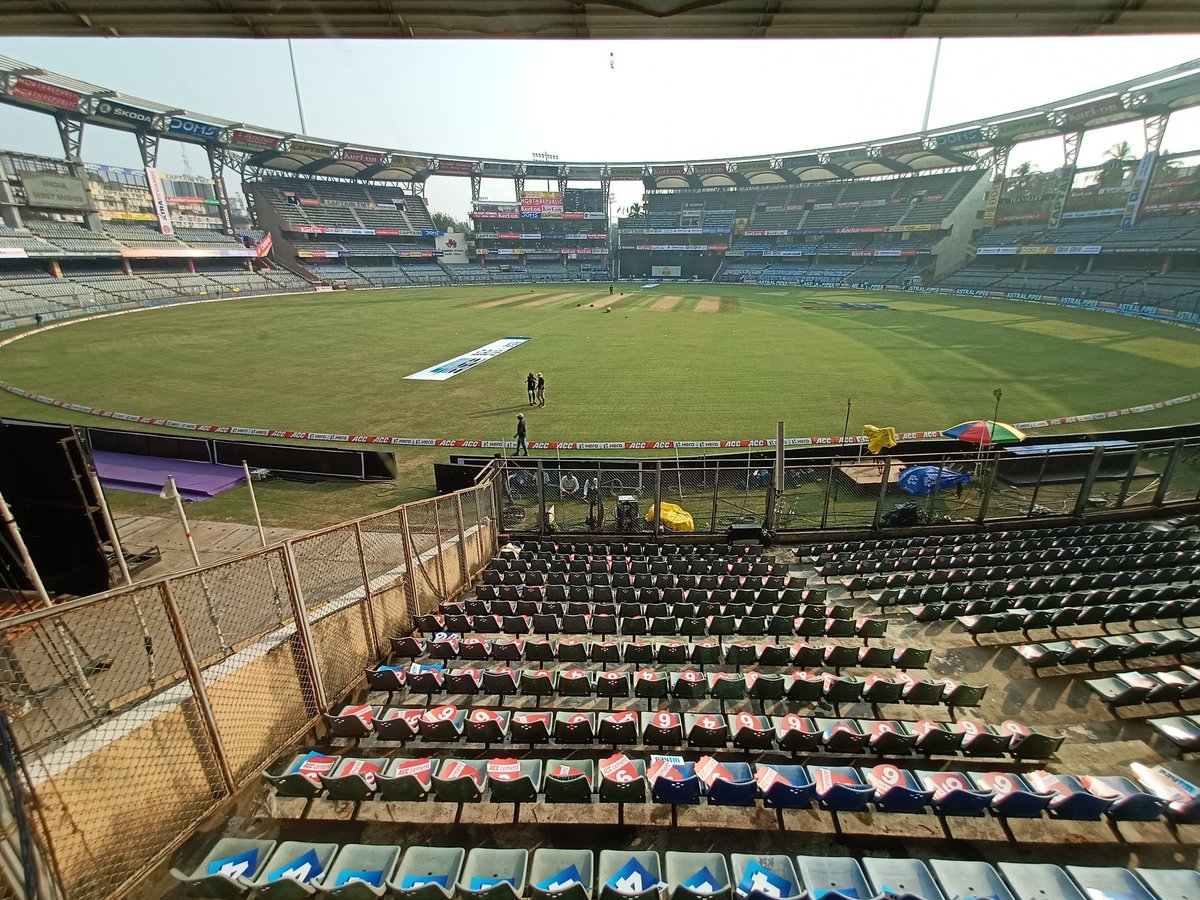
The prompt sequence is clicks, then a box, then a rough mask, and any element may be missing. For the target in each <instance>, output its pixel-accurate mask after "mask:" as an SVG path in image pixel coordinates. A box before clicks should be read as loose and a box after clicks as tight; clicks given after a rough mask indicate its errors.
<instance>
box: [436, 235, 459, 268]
mask: <svg viewBox="0 0 1200 900" xmlns="http://www.w3.org/2000/svg"><path fill="white" fill-rule="evenodd" d="M433 246H434V247H435V248H436V249H437V250H439V251H441V254H442V259H443V260H445V261H446V262H448V263H450V264H451V265H462V266H465V265H466V264H467V239H466V236H465V235H461V234H443V235H442V236H441V237H437V238H434V243H433Z"/></svg>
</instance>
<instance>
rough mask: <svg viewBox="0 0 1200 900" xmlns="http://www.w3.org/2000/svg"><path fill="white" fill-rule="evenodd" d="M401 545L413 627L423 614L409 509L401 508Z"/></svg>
mask: <svg viewBox="0 0 1200 900" xmlns="http://www.w3.org/2000/svg"><path fill="white" fill-rule="evenodd" d="M399 517H400V544H401V545H402V546H403V547H404V591H405V593H406V594H408V623H409V625H412V624H413V623H415V622H416V621H417V616H419V615H420V614H421V603H420V598H419V597H418V595H417V570H416V568H415V566H416V561H415V560H414V559H413V552H412V544H411V543H409V534H410V532H409V530H408V507H407V506H402V507H400V514H399Z"/></svg>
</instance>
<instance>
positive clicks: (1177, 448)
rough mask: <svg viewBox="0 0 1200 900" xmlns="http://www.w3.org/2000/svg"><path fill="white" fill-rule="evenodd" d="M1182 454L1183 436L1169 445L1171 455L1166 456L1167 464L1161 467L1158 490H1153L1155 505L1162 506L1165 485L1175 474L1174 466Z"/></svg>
mask: <svg viewBox="0 0 1200 900" xmlns="http://www.w3.org/2000/svg"><path fill="white" fill-rule="evenodd" d="M1182 455H1183V438H1176V439H1175V443H1174V444H1172V445H1171V455H1170V456H1168V457H1167V465H1166V467H1165V468H1163V473H1162V478H1160V479H1159V480H1158V490H1157V491H1155V492H1154V505H1155V506H1162V505H1163V503H1165V502H1166V499H1167V487H1168V486H1169V485H1170V484H1171V477H1172V476H1173V475H1174V474H1175V466H1176V464H1178V462H1179V457H1180V456H1182Z"/></svg>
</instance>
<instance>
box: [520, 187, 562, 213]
mask: <svg viewBox="0 0 1200 900" xmlns="http://www.w3.org/2000/svg"><path fill="white" fill-rule="evenodd" d="M520 203H521V215H522V216H524V215H525V214H526V213H537V214H538V216H539V217H548V216H550V215H553V214H557V215H558V216H559V217H561V216H562V214H563V195H562V191H522V192H521V196H520Z"/></svg>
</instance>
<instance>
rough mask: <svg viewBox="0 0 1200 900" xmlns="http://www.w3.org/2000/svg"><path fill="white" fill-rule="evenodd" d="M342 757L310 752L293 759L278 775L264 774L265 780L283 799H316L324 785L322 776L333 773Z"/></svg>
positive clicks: (298, 754) (297, 755)
mask: <svg viewBox="0 0 1200 900" xmlns="http://www.w3.org/2000/svg"><path fill="white" fill-rule="evenodd" d="M339 759H340V757H338V756H334V755H330V754H327V753H321V752H320V751H319V750H308V751H305V752H303V753H297V754H296V755H295V756H293V757H292V758H291V760H290V761H289V762H288V764H287V765H286V766H284V767H283V770H282V771H281V772H280V773H279V774H278V775H272V774H271V773H270V772H264V773H263V780H264V781H266V782H267V783H268V784H270V785H271V786H272V787H274V788H275V792H276V793H277V794H278V795H279V796H281V797H315V796H317V795H318V794H319V793H321V791H322V790H324V787H325V786H324V784H322V782H321V776H322V775H326V774H328V773H329V772H332V771H333V769H334V767H335V766H336V765H337V764H338V760H339Z"/></svg>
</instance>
